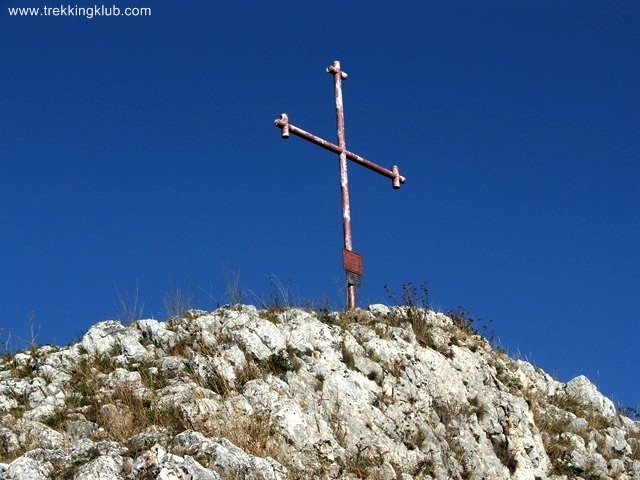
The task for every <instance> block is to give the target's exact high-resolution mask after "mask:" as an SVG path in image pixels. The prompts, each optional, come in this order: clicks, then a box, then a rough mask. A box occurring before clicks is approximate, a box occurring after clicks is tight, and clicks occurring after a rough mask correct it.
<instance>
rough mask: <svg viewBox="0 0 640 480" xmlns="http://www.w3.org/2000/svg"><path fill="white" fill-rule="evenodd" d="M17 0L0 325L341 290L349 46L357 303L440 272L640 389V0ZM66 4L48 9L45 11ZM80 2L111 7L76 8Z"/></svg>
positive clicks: (483, 314)
mask: <svg viewBox="0 0 640 480" xmlns="http://www.w3.org/2000/svg"><path fill="white" fill-rule="evenodd" d="M112 4H115V5H116V6H118V7H119V8H120V9H121V10H123V11H124V9H125V8H126V7H130V6H137V7H150V8H151V9H152V15H151V16H147V17H142V16H140V17H125V16H121V17H106V16H102V17H95V18H92V19H87V18H84V17H81V16H70V15H65V16H53V15H52V14H50V15H48V16H44V15H43V16H30V17H28V16H23V17H15V16H10V15H9V11H8V7H16V6H19V7H25V6H31V7H40V8H42V7H43V6H44V5H45V2H44V0H38V1H35V0H5V1H3V2H2V10H1V11H0V58H1V59H2V67H0V70H1V74H0V87H2V88H1V92H2V93H1V94H0V205H1V209H0V327H1V328H2V329H3V330H4V333H3V335H4V337H3V338H6V335H7V333H8V332H11V342H12V346H13V347H14V348H15V347H20V346H21V345H24V342H22V341H21V340H20V339H27V338H29V336H30V333H29V327H28V324H29V322H28V318H29V316H30V315H32V314H33V321H34V323H35V325H36V326H37V328H38V330H37V332H38V341H39V342H41V343H46V342H54V343H57V344H66V343H68V342H70V341H72V340H74V339H76V338H77V337H78V336H79V335H80V334H81V333H82V332H84V331H86V329H88V328H89V327H90V326H91V325H92V324H94V323H95V322H97V321H100V320H104V319H107V318H113V317H114V316H115V315H118V313H119V312H120V309H119V307H118V305H117V304H118V292H119V294H120V296H123V297H127V296H129V297H132V296H133V294H134V292H135V290H136V286H137V289H138V294H139V298H140V303H144V312H143V313H144V315H145V316H153V317H155V318H158V319H163V318H165V316H166V314H165V310H164V307H163V297H164V296H165V295H166V293H167V292H171V291H172V290H177V289H179V290H181V291H182V292H183V293H184V294H185V295H187V294H190V295H192V296H193V297H194V302H193V303H194V304H195V306H199V307H201V308H204V309H212V308H215V306H216V304H217V303H221V304H222V303H225V302H226V301H227V300H228V298H227V296H226V287H225V271H232V272H239V274H240V280H241V283H242V285H243V286H244V287H245V288H246V289H247V290H250V291H251V292H252V293H249V294H248V296H247V302H249V303H255V302H256V301H257V297H259V296H261V295H268V294H269V293H270V291H271V286H270V284H269V280H268V278H267V276H268V275H271V274H273V275H276V276H277V277H278V278H279V279H280V281H281V282H282V283H284V284H285V285H290V287H291V289H292V290H293V294H294V297H295V298H296V299H297V300H303V299H306V298H311V299H315V300H317V301H320V299H321V298H322V297H323V296H327V297H328V298H329V299H330V300H331V302H332V303H333V306H334V308H342V307H343V306H344V292H343V291H342V290H341V289H342V283H343V273H342V266H341V248H342V224H341V213H340V191H339V181H338V166H337V157H336V156H335V155H333V154H330V153H329V152H326V151H324V150H321V149H319V148H317V147H315V146H313V145H311V144H308V143H307V142H305V141H303V140H301V139H298V138H291V139H290V140H288V141H286V142H285V141H283V140H281V139H280V135H279V133H280V132H279V130H278V129H277V128H275V127H274V126H273V120H274V119H275V118H276V117H278V116H279V115H280V113H282V112H287V113H288V114H289V116H290V119H291V122H292V123H294V124H296V125H298V126H299V127H301V128H304V129H306V130H309V131H312V132H314V133H316V134H318V135H320V136H323V137H325V138H327V139H329V140H332V141H335V116H334V108H335V107H334V100H333V90H332V88H333V87H332V79H331V76H329V75H328V74H327V73H325V72H324V69H325V67H326V66H327V65H329V64H330V63H331V62H332V61H333V60H335V59H339V60H341V62H342V65H343V68H344V70H345V71H346V72H348V73H349V78H348V79H347V81H346V82H345V84H344V100H345V115H346V135H347V145H348V147H349V148H350V149H351V150H353V151H355V152H357V153H359V154H361V155H363V156H365V157H367V158H370V159H371V160H374V161H376V162H378V163H380V164H382V165H384V166H387V167H390V166H391V165H392V164H394V163H397V164H398V165H399V166H400V169H401V172H402V173H403V174H404V175H406V177H407V179H408V180H407V183H406V185H404V186H403V187H402V188H401V189H400V190H398V191H394V190H392V189H391V185H390V181H389V180H387V179H384V178H382V177H379V176H377V175H375V174H374V173H372V172H370V171H367V170H364V169H363V168H361V167H358V166H356V165H354V164H351V165H350V170H349V174H350V182H351V198H352V217H353V229H354V230H353V231H354V247H355V250H356V251H358V252H359V253H361V254H362V255H363V257H364V267H365V277H364V284H363V287H362V288H361V289H360V291H359V303H360V305H361V306H366V305H367V304H369V303H375V302H389V299H388V297H387V295H386V293H385V291H384V288H383V286H384V285H385V284H389V285H390V286H392V287H393V289H394V290H396V292H398V295H399V292H400V291H401V285H402V284H403V283H406V282H413V283H414V284H415V285H416V286H417V285H419V284H420V283H422V282H427V283H428V285H429V287H430V289H431V300H432V303H433V305H434V307H436V308H440V309H442V310H447V309H452V308H455V307H457V306H458V305H462V306H464V307H465V308H466V309H467V310H469V311H470V312H471V313H472V314H473V315H474V316H476V317H480V318H482V319H483V320H485V321H486V322H488V321H489V320H493V323H492V325H491V328H493V329H495V331H496V335H497V336H498V337H499V339H500V341H501V342H502V344H503V345H504V347H505V348H507V349H508V350H509V351H510V352H512V353H517V352H519V354H520V355H521V357H523V358H526V359H529V360H530V361H532V362H534V363H535V364H536V365H538V366H540V367H542V368H544V369H545V370H546V371H548V372H549V373H551V374H554V375H556V376H557V377H558V378H559V379H560V380H563V381H567V380H569V379H570V378H572V377H574V376H576V375H580V374H585V375H587V376H589V377H590V378H591V379H592V380H593V381H594V382H595V383H596V384H597V385H598V387H599V388H600V389H601V390H602V391H603V392H604V393H605V394H607V395H608V396H610V397H612V398H613V399H614V401H616V402H619V403H622V404H624V405H627V406H631V407H635V408H638V407H640V386H639V385H640V369H639V368H638V364H639V362H638V352H639V351H640V332H639V325H638V320H639V317H640V213H639V211H640V210H639V208H638V206H639V205H640V166H639V160H640V67H639V61H638V60H639V57H638V51H639V48H640V26H639V25H640V3H638V2H635V1H583V0H580V1H563V2H556V1H553V2H551V1H539V2H530V1H500V2H497V1H496V2H493V1H489V2H476V1H460V2H445V1H439V2H432V1H419V2H418V1H416V2H388V1H384V2H382V1H367V2H344V1H342V2H333V1H330V2H214V1H210V0H206V1H205V0H192V1H189V2H177V1H168V0H140V1H136V2H132V1H131V0H126V1H125V0H115V1H114V2H113V3H112V2H109V3H108V4H107V6H111V5H112ZM46 5H47V6H49V7H52V6H54V5H53V4H48V3H46ZM73 5H77V6H93V5H95V3H93V2H86V1H85V0H78V1H77V2H73V3H72V6H73Z"/></svg>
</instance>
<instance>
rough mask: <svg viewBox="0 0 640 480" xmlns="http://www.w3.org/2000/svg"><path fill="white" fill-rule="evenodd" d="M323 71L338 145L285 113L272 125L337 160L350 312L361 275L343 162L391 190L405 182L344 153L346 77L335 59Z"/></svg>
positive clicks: (397, 174)
mask: <svg viewBox="0 0 640 480" xmlns="http://www.w3.org/2000/svg"><path fill="white" fill-rule="evenodd" d="M327 72H328V73H330V74H331V75H333V83H334V92H335V97H336V125H337V129H338V145H335V144H333V143H331V142H328V141H326V140H324V139H322V138H320V137H317V136H315V135H313V134H311V133H309V132H306V131H304V130H302V129H301V128H298V127H296V126H295V125H292V124H291V123H289V117H288V115H287V114H286V113H283V114H282V115H281V117H280V118H279V119H276V121H275V122H274V123H275V126H276V127H278V128H280V129H281V130H282V138H289V135H291V134H293V135H296V136H297V137H300V138H304V139H305V140H308V141H309V142H311V143H314V144H316V145H318V146H320V147H322V148H324V149H326V150H329V151H330V152H333V153H337V154H338V155H339V157H340V191H341V193H342V227H343V231H344V249H343V253H342V259H343V260H342V262H343V266H344V269H345V271H346V275H347V309H349V310H352V309H354V308H356V286H357V285H358V283H359V277H361V276H362V275H363V273H364V271H363V267H362V257H361V256H360V255H358V254H357V253H355V252H354V251H353V239H352V236H351V212H350V207H349V179H348V177H347V160H351V161H352V162H355V163H358V164H360V165H362V166H363V167H366V168H368V169H369V170H372V171H374V172H376V173H379V174H380V175H383V176H385V177H387V178H390V179H391V182H392V185H393V188H394V189H398V188H400V185H401V184H403V183H404V182H405V181H406V179H405V178H404V177H403V176H402V175H400V171H399V169H398V166H397V165H394V166H393V167H391V170H389V169H387V168H384V167H381V166H380V165H378V164H376V163H373V162H372V161H370V160H367V159H366V158H364V157H361V156H360V155H356V154H355V153H353V152H350V151H349V150H347V142H346V139H345V133H344V107H343V102H342V81H343V80H345V79H346V78H347V74H346V72H344V71H342V69H341V68H340V62H339V61H338V60H336V61H334V62H333V63H332V64H331V65H329V66H328V67H327Z"/></svg>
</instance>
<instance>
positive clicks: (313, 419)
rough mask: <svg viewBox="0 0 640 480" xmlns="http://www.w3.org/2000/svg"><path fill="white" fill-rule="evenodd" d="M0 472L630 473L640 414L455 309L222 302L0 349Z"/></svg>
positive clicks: (108, 477)
mask: <svg viewBox="0 0 640 480" xmlns="http://www.w3.org/2000/svg"><path fill="white" fill-rule="evenodd" d="M0 462H1V463H0V478H2V479H6V480H17V479H20V480H40V479H48V478H54V479H56V478H57V479H83V480H94V479H101V480H116V479H197V480H209V479H210V480H215V479H248V480H276V479H278V480H279V479H288V478H291V479H314V478H317V479H337V478H343V479H360V478H362V479H364V478H368V479H385V480H392V479H399V480H400V479H402V480H408V479H413V478H420V479H438V480H444V479H478V480H480V479H486V480H494V479H496V480H497V479H522V480H524V479H531V480H534V479H547V478H549V479H569V478H582V479H585V480H591V479H640V424H639V423H637V422H634V421H633V420H631V419H629V418H627V417H625V416H622V415H619V414H618V413H617V412H616V409H615V408H614V405H613V403H612V402H611V401H610V400H609V399H607V398H605V397H604V396H603V395H601V394H600V393H599V392H598V390H597V389H596V388H595V387H594V385H593V384H592V383H591V382H590V381H589V380H588V379H587V378H585V377H577V378H575V379H573V380H571V381H570V382H568V383H567V384H563V383H560V382H558V381H556V380H554V379H553V378H551V377H550V376H549V375H547V374H546V373H545V372H543V371H542V370H540V369H539V368H535V367H534V366H532V365H531V364H529V363H527V362H524V361H521V360H513V359H511V358H509V357H508V356H507V355H506V354H505V353H503V352H500V351H497V350H495V349H493V348H492V346H491V344H490V343H489V342H488V341H487V340H486V339H484V338H483V337H481V336H479V335H477V334H476V332H475V331H474V329H473V327H472V325H471V324H470V323H469V322H467V321H466V319H465V318H464V317H461V316H445V315H443V314H441V313H435V312H432V311H428V310H424V309H419V308H410V307H392V308H390V307H386V306H384V305H372V306H371V307H369V309H368V310H367V311H362V310H358V311H355V312H347V313H345V312H343V313H319V314H318V313H314V312H308V311H304V310H299V309H269V310H257V309H256V308H254V307H252V306H227V307H223V308H220V309H218V310H216V311H215V312H212V313H208V312H204V311H196V310H190V311H189V312H187V313H186V314H185V315H182V316H179V317H174V318H171V319H169V320H167V321H166V322H159V321H156V320H139V321H136V322H133V323H130V324H127V325H124V324H122V323H120V322H117V321H106V322H102V323H98V324H96V325H95V326H93V327H92V328H91V329H90V330H89V331H88V332H87V333H86V334H85V335H84V336H83V337H82V338H81V339H80V340H79V341H78V342H77V343H75V344H73V345H70V346H69V347H66V348H58V347H52V346H43V347H38V348H31V349H29V350H27V351H24V352H21V353H18V354H15V355H13V356H10V357H9V356H7V357H5V358H3V359H2V360H0Z"/></svg>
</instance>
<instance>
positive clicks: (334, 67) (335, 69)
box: [327, 60, 348, 80]
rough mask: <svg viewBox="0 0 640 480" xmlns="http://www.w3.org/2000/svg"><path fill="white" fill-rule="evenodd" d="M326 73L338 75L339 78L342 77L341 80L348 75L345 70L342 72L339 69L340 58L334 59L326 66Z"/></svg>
mask: <svg viewBox="0 0 640 480" xmlns="http://www.w3.org/2000/svg"><path fill="white" fill-rule="evenodd" d="M327 73H331V74H333V75H340V78H342V80H346V78H347V77H348V75H347V72H343V71H342V70H341V69H340V60H334V61H333V63H332V64H331V65H329V66H328V67H327Z"/></svg>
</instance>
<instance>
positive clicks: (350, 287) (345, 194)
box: [327, 60, 356, 310]
mask: <svg viewBox="0 0 640 480" xmlns="http://www.w3.org/2000/svg"><path fill="white" fill-rule="evenodd" d="M327 72H328V73H330V74H332V75H333V85H334V92H335V96H336V127H337V129H338V146H339V147H340V148H341V149H342V151H341V152H340V192H341V194H342V229H343V232H344V249H345V250H347V251H348V252H353V242H352V238H351V208H350V205H349V177H348V176H347V154H346V153H345V150H346V149H347V140H346V136H345V132H344V104H343V102H342V79H346V78H347V74H346V72H343V71H342V70H341V69H340V62H339V61H338V60H335V61H334V62H333V64H332V65H330V66H329V67H327ZM349 273H353V272H347V309H348V310H352V309H354V308H356V285H355V282H354V279H353V276H352V275H349Z"/></svg>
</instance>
